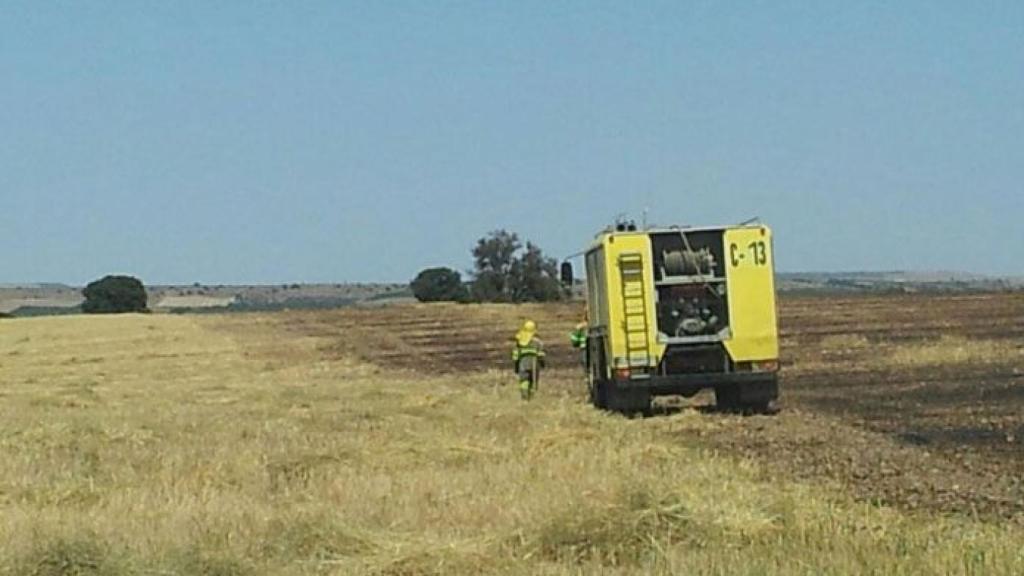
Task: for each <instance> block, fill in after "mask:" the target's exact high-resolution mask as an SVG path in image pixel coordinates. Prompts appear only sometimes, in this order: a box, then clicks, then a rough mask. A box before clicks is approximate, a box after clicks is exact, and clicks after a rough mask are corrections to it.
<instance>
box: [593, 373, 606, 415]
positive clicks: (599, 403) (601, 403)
mask: <svg viewBox="0 0 1024 576" xmlns="http://www.w3.org/2000/svg"><path fill="white" fill-rule="evenodd" d="M590 403H591V404H593V405H594V408H600V409H602V410H604V409H605V408H607V407H608V383H607V382H605V381H604V380H594V381H593V382H591V384H590Z"/></svg>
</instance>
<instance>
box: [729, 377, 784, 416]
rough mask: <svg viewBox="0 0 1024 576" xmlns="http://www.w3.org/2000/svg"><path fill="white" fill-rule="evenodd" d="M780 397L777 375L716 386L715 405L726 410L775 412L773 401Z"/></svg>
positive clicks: (757, 412)
mask: <svg viewBox="0 0 1024 576" xmlns="http://www.w3.org/2000/svg"><path fill="white" fill-rule="evenodd" d="M778 397H779V384H778V379H777V378H776V377H775V376H772V377H771V379H770V380H767V381H765V382H757V383H744V384H723V385H721V386H717V387H715V406H716V407H717V408H718V409H719V410H722V411H726V412H743V413H744V414H768V413H773V412H774V411H773V410H772V403H773V402H774V401H775V400H776V399H777V398H778Z"/></svg>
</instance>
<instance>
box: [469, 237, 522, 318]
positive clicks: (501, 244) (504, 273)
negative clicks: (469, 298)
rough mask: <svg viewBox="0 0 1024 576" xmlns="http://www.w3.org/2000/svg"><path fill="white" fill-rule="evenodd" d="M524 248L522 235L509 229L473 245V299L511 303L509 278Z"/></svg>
mask: <svg viewBox="0 0 1024 576" xmlns="http://www.w3.org/2000/svg"><path fill="white" fill-rule="evenodd" d="M520 248H522V244H521V243H520V242H519V236H517V235H516V234H515V233H512V232H508V231H506V230H495V231H493V232H491V233H489V234H488V235H487V236H485V237H483V238H481V239H479V240H477V242H476V247H474V248H473V260H474V268H473V288H472V293H473V299H474V300H477V301H479V302H509V301H511V300H512V290H511V286H510V285H509V279H510V278H511V276H512V267H513V266H514V263H515V259H516V252H518V251H519V249H520Z"/></svg>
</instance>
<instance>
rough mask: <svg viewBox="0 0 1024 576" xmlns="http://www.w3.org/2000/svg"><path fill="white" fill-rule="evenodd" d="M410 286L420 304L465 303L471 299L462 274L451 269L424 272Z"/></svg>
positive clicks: (430, 269) (426, 270)
mask: <svg viewBox="0 0 1024 576" xmlns="http://www.w3.org/2000/svg"><path fill="white" fill-rule="evenodd" d="M410 286H411V288H412V294H413V296H415V297H416V299H417V300H419V301H420V302H444V301H449V302H465V301H466V300H467V299H468V298H469V291H468V290H466V286H465V284H463V283H462V274H459V273H458V272H457V271H455V270H452V269H451V268H443V267H440V268H427V269H425V270H422V271H420V273H419V274H417V275H416V278H415V279H414V280H413V281H412V282H411V284H410Z"/></svg>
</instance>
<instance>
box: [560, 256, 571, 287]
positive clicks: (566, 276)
mask: <svg viewBox="0 0 1024 576" xmlns="http://www.w3.org/2000/svg"><path fill="white" fill-rule="evenodd" d="M561 276H562V285H563V286H566V287H569V286H572V285H573V282H574V279H573V274H572V263H571V262H562V270H561Z"/></svg>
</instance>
